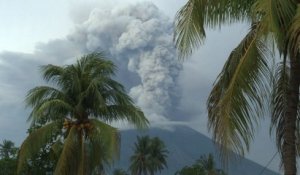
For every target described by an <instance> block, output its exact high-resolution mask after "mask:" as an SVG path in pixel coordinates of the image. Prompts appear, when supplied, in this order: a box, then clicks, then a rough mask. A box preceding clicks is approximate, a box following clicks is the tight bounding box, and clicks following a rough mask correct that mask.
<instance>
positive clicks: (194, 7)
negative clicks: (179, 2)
mask: <svg viewBox="0 0 300 175" xmlns="http://www.w3.org/2000/svg"><path fill="white" fill-rule="evenodd" d="M254 2H255V1H254V0H246V1H245V0H243V1H242V0H234V1H232V0H189V1H188V2H187V3H186V4H185V5H184V6H183V7H182V8H181V9H180V10H179V12H178V13H177V15H176V18H175V35H174V40H175V45H176V47H177V49H178V50H179V58H185V57H187V56H189V55H190V54H191V53H192V51H193V49H195V48H197V47H198V46H199V45H201V44H202V43H203V42H204V39H205V28H206V27H211V28H214V27H217V26H218V27H220V26H221V25H222V24H225V23H232V22H237V21H244V20H248V19H250V17H251V14H250V11H251V6H252V4H253V3H254Z"/></svg>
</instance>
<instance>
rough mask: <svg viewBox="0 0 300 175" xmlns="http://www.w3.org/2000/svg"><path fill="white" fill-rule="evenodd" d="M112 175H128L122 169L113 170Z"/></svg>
mask: <svg viewBox="0 0 300 175" xmlns="http://www.w3.org/2000/svg"><path fill="white" fill-rule="evenodd" d="M113 175H128V173H127V172H126V171H125V170H123V169H115V170H114V172H113Z"/></svg>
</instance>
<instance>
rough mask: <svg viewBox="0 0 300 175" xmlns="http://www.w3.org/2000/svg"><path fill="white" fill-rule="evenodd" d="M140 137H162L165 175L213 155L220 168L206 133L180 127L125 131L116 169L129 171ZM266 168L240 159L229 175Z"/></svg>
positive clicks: (250, 173)
mask: <svg viewBox="0 0 300 175" xmlns="http://www.w3.org/2000/svg"><path fill="white" fill-rule="evenodd" d="M137 135H150V136H158V137H160V138H161V139H162V140H163V141H164V142H165V144H166V146H167V149H168V150H169V157H168V169H167V170H164V171H162V172H161V174H162V175H174V173H175V172H176V171H177V170H179V169H181V168H182V167H184V166H185V165H191V164H193V163H194V161H195V160H197V159H199V158H200V155H204V154H208V153H214V154H215V158H216V162H217V165H218V166H220V162H219V161H218V160H217V151H216V147H215V146H214V144H213V142H212V140H211V139H210V138H208V137H206V136H204V135H203V134H201V133H199V132H197V131H195V130H193V129H191V128H189V127H185V126H177V127H176V128H174V130H172V131H171V130H163V129H158V128H150V129H149V130H147V131H145V132H137V131H136V130H125V131H122V132H121V156H120V161H119V162H117V163H116V164H115V166H114V167H115V168H123V169H125V170H126V169H127V168H128V167H129V158H130V156H131V155H132V152H133V149H134V147H133V145H134V142H135V141H136V136H137ZM262 169H263V167H262V166H261V165H259V164H257V163H255V162H253V161H251V160H248V159H245V158H240V159H239V160H238V161H236V162H233V163H231V164H230V165H229V168H228V174H230V175H241V174H243V175H255V174H259V173H260V172H261V171H262ZM263 175H277V173H275V172H273V171H271V170H265V171H264V173H263Z"/></svg>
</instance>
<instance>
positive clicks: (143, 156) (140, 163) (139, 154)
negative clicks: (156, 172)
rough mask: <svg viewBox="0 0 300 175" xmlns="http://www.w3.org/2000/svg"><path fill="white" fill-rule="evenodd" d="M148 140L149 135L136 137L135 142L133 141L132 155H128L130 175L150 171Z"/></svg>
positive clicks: (139, 174)
mask: <svg viewBox="0 0 300 175" xmlns="http://www.w3.org/2000/svg"><path fill="white" fill-rule="evenodd" d="M150 142H151V139H150V137H149V136H144V137H139V136H138V137H137V142H136V143H134V147H135V149H134V155H132V156H131V157H130V161H131V165H130V168H129V169H130V171H131V174H132V175H142V174H144V175H147V173H148V172H151V164H150V160H149V158H148V157H149V152H150Z"/></svg>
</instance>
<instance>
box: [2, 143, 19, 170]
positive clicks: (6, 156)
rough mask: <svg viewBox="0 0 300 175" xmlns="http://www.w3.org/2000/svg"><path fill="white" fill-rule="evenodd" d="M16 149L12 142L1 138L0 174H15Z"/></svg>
mask: <svg viewBox="0 0 300 175" xmlns="http://www.w3.org/2000/svg"><path fill="white" fill-rule="evenodd" d="M17 151H18V148H17V147H15V144H14V142H12V141H10V140H3V141H2V143H1V144H0V174H3V175H4V174H5V175H15V174H16V168H17V158H16V156H17Z"/></svg>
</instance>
